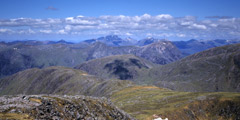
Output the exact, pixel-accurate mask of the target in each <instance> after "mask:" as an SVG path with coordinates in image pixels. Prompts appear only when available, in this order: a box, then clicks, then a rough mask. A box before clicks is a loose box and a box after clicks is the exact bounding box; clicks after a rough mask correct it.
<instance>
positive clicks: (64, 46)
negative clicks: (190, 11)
mask: <svg viewBox="0 0 240 120" xmlns="http://www.w3.org/2000/svg"><path fill="white" fill-rule="evenodd" d="M123 54H133V55H136V56H139V57H142V58H144V59H146V60H149V61H151V62H153V63H157V64H167V63H170V62H173V61H176V60H179V59H180V58H181V57H182V55H181V53H180V51H179V50H178V49H177V48H176V47H175V46H174V45H173V44H172V43H171V42H170V41H159V42H156V43H152V44H149V45H145V46H141V47H139V46H118V47H117V46H108V45H106V44H104V43H102V42H95V43H92V44H89V43H86V42H81V43H76V44H72V43H69V42H66V41H58V42H46V41H43V42H41V41H16V42H10V43H0V56H1V57H0V77H3V76H7V75H11V74H13V73H16V72H18V71H21V70H25V69H28V68H34V67H37V68H45V67H48V66H67V67H74V66H76V65H79V64H81V63H83V62H85V61H88V60H91V59H96V58H101V57H105V56H111V55H123Z"/></svg>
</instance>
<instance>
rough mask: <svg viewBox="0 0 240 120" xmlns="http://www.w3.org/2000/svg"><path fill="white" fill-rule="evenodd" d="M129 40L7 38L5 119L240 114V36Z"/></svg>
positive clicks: (1, 79)
mask: <svg viewBox="0 0 240 120" xmlns="http://www.w3.org/2000/svg"><path fill="white" fill-rule="evenodd" d="M128 39H129V40H125V39H121V38H119V37H118V36H113V35H112V36H106V37H101V38H98V39H96V40H95V39H92V40H86V41H83V42H80V43H71V42H67V41H64V40H61V41H34V40H31V41H14V42H9V43H5V42H0V119H139V120H148V119H149V120H159V119H160V120H161V119H165V120H166V119H179V120H188V119H189V120H195V119H196V120H197V119H218V120H235V119H236V120H237V119H240V114H239V111H240V107H239V106H240V104H239V103H240V94H239V92H240V79H239V78H240V74H239V73H240V44H238V42H239V40H207V41H202V40H201V41H199V40H190V41H167V40H165V39H164V40H160V39H154V38H146V39H143V40H140V41H135V40H132V39H131V38H128ZM126 41H128V42H126ZM133 41H135V42H133ZM201 46H202V47H201ZM82 95H84V96H82ZM86 96H94V97H86ZM103 97H104V98H103ZM110 100H111V101H112V102H110ZM118 108H120V109H122V110H124V111H125V112H127V113H128V114H129V115H128V114H127V113H125V112H123V111H122V110H120V109H118ZM131 116H132V117H131Z"/></svg>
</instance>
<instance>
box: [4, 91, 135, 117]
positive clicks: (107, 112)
mask: <svg viewBox="0 0 240 120" xmlns="http://www.w3.org/2000/svg"><path fill="white" fill-rule="evenodd" d="M0 119H53V120H72V119H85V120H106V119H108V120H131V119H133V118H131V117H130V116H129V115H128V114H127V113H125V112H123V111H122V110H120V109H118V108H117V107H115V106H114V105H113V104H112V103H111V101H110V100H108V99H106V98H95V97H86V96H66V95H64V96H59V95H27V96H26V95H17V96H3V97H0Z"/></svg>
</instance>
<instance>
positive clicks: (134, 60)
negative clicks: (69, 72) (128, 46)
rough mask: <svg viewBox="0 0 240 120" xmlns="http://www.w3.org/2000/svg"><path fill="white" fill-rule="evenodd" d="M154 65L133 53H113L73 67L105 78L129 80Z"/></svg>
mask: <svg viewBox="0 0 240 120" xmlns="http://www.w3.org/2000/svg"><path fill="white" fill-rule="evenodd" d="M153 66H156V64H153V63H151V62H149V61H147V60H144V59H142V58H140V57H136V56H134V55H131V54H128V55H114V56H108V57H104V58H98V59H94V60H89V61H87V62H85V63H82V64H80V65H78V66H76V67H75V69H80V70H84V71H86V72H87V73H89V74H92V75H96V76H99V77H102V78H105V79H109V78H117V79H121V80H126V79H128V80H131V79H134V78H136V77H137V76H139V74H142V72H146V71H148V69H150V68H152V67H153Z"/></svg>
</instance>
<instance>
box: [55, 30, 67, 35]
mask: <svg viewBox="0 0 240 120" xmlns="http://www.w3.org/2000/svg"><path fill="white" fill-rule="evenodd" d="M57 34H67V32H66V31H65V30H63V29H62V30H59V31H58V32H57Z"/></svg>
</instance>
